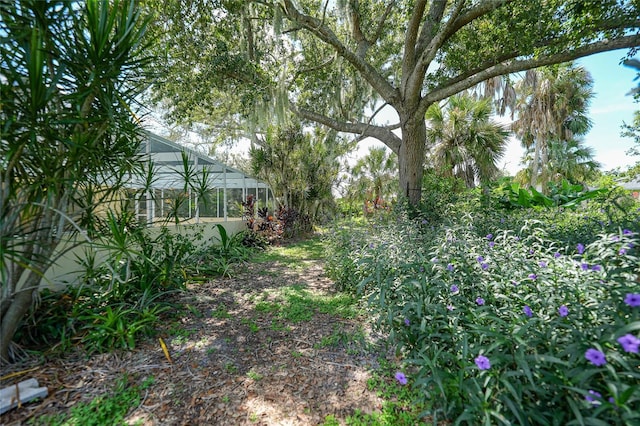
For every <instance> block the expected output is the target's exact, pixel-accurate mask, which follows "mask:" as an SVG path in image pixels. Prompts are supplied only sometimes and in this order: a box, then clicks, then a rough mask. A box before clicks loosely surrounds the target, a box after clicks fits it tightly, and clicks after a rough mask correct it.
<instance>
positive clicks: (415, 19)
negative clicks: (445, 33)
mask: <svg viewBox="0 0 640 426" xmlns="http://www.w3.org/2000/svg"><path fill="white" fill-rule="evenodd" d="M426 7H427V2H426V0H419V1H418V2H417V3H416V5H415V6H414V7H413V13H412V14H411V19H410V20H409V23H408V25H407V31H406V32H405V36H404V58H403V60H402V75H403V82H402V85H403V86H404V85H405V79H408V78H409V75H410V74H411V70H413V67H414V66H415V63H416V40H418V31H419V29H420V21H421V20H422V15H424V11H425V9H426Z"/></svg>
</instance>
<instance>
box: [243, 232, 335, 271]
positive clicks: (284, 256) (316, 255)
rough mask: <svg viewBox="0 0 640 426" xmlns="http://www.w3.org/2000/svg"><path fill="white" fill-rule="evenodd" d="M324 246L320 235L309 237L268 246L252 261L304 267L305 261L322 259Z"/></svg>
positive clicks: (294, 267)
mask: <svg viewBox="0 0 640 426" xmlns="http://www.w3.org/2000/svg"><path fill="white" fill-rule="evenodd" d="M324 256H325V247H324V244H323V243H322V241H321V240H320V237H313V238H309V239H308V240H304V241H298V242H296V243H293V244H290V245H286V246H279V247H270V248H268V249H267V250H265V251H264V252H261V253H258V254H256V255H255V256H254V257H253V258H252V261H254V262H256V263H265V262H279V263H281V264H284V265H286V266H288V267H290V268H293V269H298V268H304V267H305V262H308V261H314V260H320V259H324Z"/></svg>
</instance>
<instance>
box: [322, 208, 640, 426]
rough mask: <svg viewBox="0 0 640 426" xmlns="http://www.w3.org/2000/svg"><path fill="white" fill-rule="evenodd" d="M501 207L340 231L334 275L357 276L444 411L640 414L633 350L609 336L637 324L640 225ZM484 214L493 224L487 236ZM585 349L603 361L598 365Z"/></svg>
mask: <svg viewBox="0 0 640 426" xmlns="http://www.w3.org/2000/svg"><path fill="white" fill-rule="evenodd" d="M529 213H531V212H529ZM555 214H556V217H557V218H560V219H561V223H569V224H571V223H574V221H577V222H579V223H582V222H581V221H584V217H583V218H580V216H581V215H583V212H580V213H572V212H555ZM530 216H533V215H531V214H530ZM497 217H498V215H497V214H496V212H486V214H485V215H484V218H483V219H482V220H480V221H478V220H477V219H476V218H475V217H474V216H473V215H468V216H467V217H466V218H465V219H464V220H462V221H460V223H458V224H456V225H451V226H447V225H446V224H442V223H441V224H437V225H433V226H434V228H433V230H432V229H431V227H424V226H422V224H421V223H420V222H419V220H418V221H417V220H409V219H406V218H399V219H398V220H397V221H395V222H393V223H390V224H389V225H387V226H385V227H384V228H382V229H377V230H375V231H376V232H368V233H365V232H361V231H357V232H354V233H351V235H349V233H348V232H344V233H342V234H341V233H338V232H336V233H335V234H334V236H333V238H332V239H331V241H332V242H333V243H334V244H335V248H333V249H332V250H333V251H332V254H333V255H335V256H336V257H337V258H336V259H332V260H331V261H330V263H331V264H332V265H333V266H332V268H333V270H332V276H335V277H342V279H343V282H347V283H349V284H348V285H349V287H350V288H353V287H354V281H355V280H360V282H359V284H358V288H359V289H360V291H361V292H362V294H363V296H365V297H366V298H367V299H368V301H369V307H370V309H371V310H372V312H373V313H374V315H376V318H377V325H378V326H379V327H381V328H382V329H383V330H385V331H386V332H388V333H389V335H390V338H391V341H392V342H395V343H397V345H398V348H399V349H400V350H401V351H402V353H403V355H404V357H405V361H406V364H407V368H406V372H407V376H408V377H409V378H410V383H411V385H412V386H413V387H415V388H416V390H418V391H419V392H420V393H421V394H422V395H423V396H424V402H425V404H430V413H431V414H435V415H437V416H438V417H439V418H441V417H442V416H443V415H444V416H445V417H446V418H449V419H451V420H454V421H455V422H456V423H461V424H481V423H482V424H522V425H527V424H562V425H564V424H635V423H634V422H636V423H637V422H640V417H639V416H640V414H638V410H637V407H638V404H640V386H639V385H638V383H640V381H639V379H640V370H639V369H640V358H639V357H638V355H637V354H636V353H633V352H627V351H625V347H624V346H623V345H621V344H620V343H619V342H618V341H617V340H618V339H620V338H621V337H623V336H627V338H628V339H630V340H631V341H633V339H637V338H638V332H639V330H640V307H636V306H635V305H634V306H630V304H633V303H629V300H630V299H629V298H630V297H631V296H628V295H636V296H633V297H640V295H639V294H638V293H639V292H638V287H639V285H638V282H637V280H638V272H639V271H640V262H639V261H638V249H637V244H638V243H640V240H639V239H638V233H637V229H636V230H630V229H625V230H623V229H618V230H617V231H616V232H599V231H600V230H601V229H602V226H601V225H600V224H598V223H594V222H593V221H591V220H587V223H588V225H585V226H580V227H575V228H574V227H572V226H566V227H565V228H564V231H563V232H558V230H557V229H556V230H553V231H552V232H549V231H548V228H549V227H550V224H549V222H550V221H549V220H548V216H547V215H545V214H542V215H541V219H542V220H529V221H526V222H524V221H523V222H521V226H519V227H513V228H512V229H509V227H511V226H513V225H511V224H513V223H514V222H515V221H512V218H511V217H509V215H506V214H504V216H503V217H504V219H505V220H504V223H501V222H500V221H496V220H495V219H496V218H497ZM516 218H517V220H521V218H522V216H520V215H516ZM490 223H494V225H495V227H494V231H493V232H487V233H486V234H484V233H483V232H486V230H487V229H490ZM615 226H616V224H608V225H607V227H610V228H614V227H615ZM636 226H637V224H636ZM481 231H482V232H481ZM582 232H585V234H583V235H581V234H580V233H582ZM489 234H491V235H489ZM559 237H561V238H559ZM581 238H582V241H584V242H581V243H580V244H582V245H583V246H584V249H583V248H582V246H580V248H578V245H577V244H578V243H577V242H580V241H581ZM576 241H577V242H576ZM350 248H353V249H356V250H350ZM342 265H344V266H345V270H343V271H340V267H341V266H342ZM342 285H345V284H342ZM625 300H626V301H627V302H625ZM634 300H635V299H634ZM565 310H567V311H568V314H567V315H566V316H565V313H566V311H565ZM529 315H531V316H529ZM628 335H631V336H635V337H629V336H628ZM636 346H637V345H636ZM590 349H593V350H597V351H601V352H602V353H603V354H604V356H605V357H606V360H607V362H606V364H604V365H602V366H596V365H593V364H592V363H591V362H590V361H589V360H588V359H587V358H586V354H587V351H588V350H590ZM596 354H597V353H596ZM481 357H486V359H485V358H481ZM486 362H488V363H490V368H488V369H481V368H484V367H487V365H486V364H485V363H486ZM598 395H601V397H599V396H598Z"/></svg>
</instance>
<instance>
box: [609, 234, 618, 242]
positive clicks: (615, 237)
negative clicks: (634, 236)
mask: <svg viewBox="0 0 640 426" xmlns="http://www.w3.org/2000/svg"><path fill="white" fill-rule="evenodd" d="M611 241H620V237H618V236H617V235H612V236H611Z"/></svg>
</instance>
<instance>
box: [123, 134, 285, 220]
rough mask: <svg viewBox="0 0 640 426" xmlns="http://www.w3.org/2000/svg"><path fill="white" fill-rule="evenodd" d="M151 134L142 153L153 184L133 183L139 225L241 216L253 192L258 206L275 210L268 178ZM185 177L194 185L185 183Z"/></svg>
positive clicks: (132, 190)
mask: <svg viewBox="0 0 640 426" xmlns="http://www.w3.org/2000/svg"><path fill="white" fill-rule="evenodd" d="M147 135H148V137H147V139H146V140H145V141H144V142H143V143H142V146H141V154H143V158H144V159H145V161H148V162H149V164H151V165H152V167H153V174H152V176H153V177H152V183H151V188H150V189H149V188H148V185H146V184H145V183H144V182H142V181H141V180H140V178H138V179H137V180H132V182H131V183H130V185H129V188H130V197H131V198H132V201H134V203H133V205H134V209H135V213H136V216H137V217H138V220H139V221H140V223H146V224H149V225H151V224H157V223H166V222H174V223H175V222H179V223H181V224H188V223H203V222H212V221H213V222H216V221H224V222H227V221H229V220H233V219H237V220H239V219H241V218H242V213H243V212H242V205H241V203H242V202H243V201H245V200H246V199H247V196H248V195H249V194H251V195H253V196H254V197H255V200H256V203H257V205H258V206H260V207H263V206H267V207H269V209H270V210H273V206H274V204H275V203H274V197H273V193H272V192H271V189H270V188H269V185H268V184H266V183H265V182H261V181H259V180H257V179H255V178H253V177H251V176H248V175H246V174H245V173H243V172H241V171H240V170H237V169H234V168H232V167H229V166H227V165H225V164H222V163H220V162H219V161H217V160H215V159H213V158H211V157H209V156H208V155H205V154H203V153H201V152H197V151H195V150H193V149H189V148H187V147H185V146H182V145H179V144H177V143H176V142H172V141H170V140H168V139H166V138H163V137H161V136H159V135H156V134H153V133H147ZM186 176H190V178H188V180H190V184H185V183H186V182H185V181H186V180H187V179H186V178H185V177H186ZM174 219H176V220H174Z"/></svg>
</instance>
